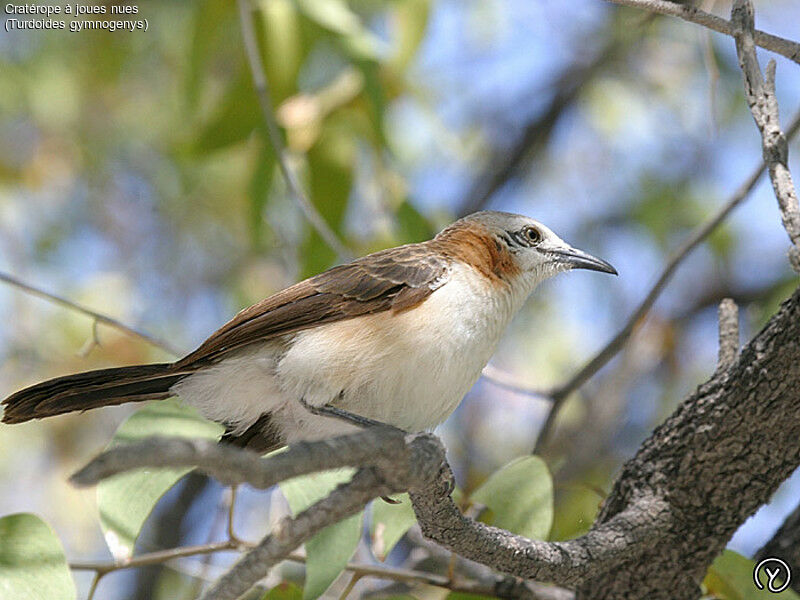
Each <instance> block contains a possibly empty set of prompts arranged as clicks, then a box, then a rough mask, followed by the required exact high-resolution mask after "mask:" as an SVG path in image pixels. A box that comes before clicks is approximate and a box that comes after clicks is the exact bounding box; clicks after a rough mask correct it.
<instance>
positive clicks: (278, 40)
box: [258, 0, 314, 106]
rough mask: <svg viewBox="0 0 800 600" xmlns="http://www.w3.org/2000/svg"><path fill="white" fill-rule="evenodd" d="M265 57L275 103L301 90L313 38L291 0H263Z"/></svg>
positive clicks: (274, 104)
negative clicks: (299, 77)
mask: <svg viewBox="0 0 800 600" xmlns="http://www.w3.org/2000/svg"><path fill="white" fill-rule="evenodd" d="M258 6H259V7H260V9H261V10H260V11H259V12H260V14H261V27H260V28H259V29H258V31H259V33H260V34H261V39H262V41H263V44H262V45H261V48H262V50H263V52H262V55H261V58H262V60H263V63H264V68H265V69H266V71H267V78H268V79H269V88H270V90H269V91H270V94H271V96H272V101H273V106H278V105H279V104H280V102H281V101H282V100H284V99H285V98H286V97H287V96H289V95H290V94H293V93H295V92H296V91H297V74H298V73H299V72H300V67H301V66H302V64H303V60H304V59H305V57H306V55H307V53H308V52H309V51H310V50H311V48H312V47H313V46H314V44H313V41H314V40H313V39H311V38H310V37H309V38H307V39H304V37H305V36H304V35H303V33H302V31H301V27H300V19H299V16H298V11H297V7H296V6H295V3H294V2H292V1H291V0H260V1H259V3H258Z"/></svg>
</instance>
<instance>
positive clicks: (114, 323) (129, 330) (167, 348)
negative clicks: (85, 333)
mask: <svg viewBox="0 0 800 600" xmlns="http://www.w3.org/2000/svg"><path fill="white" fill-rule="evenodd" d="M0 281H3V282H5V283H7V284H9V285H11V286H13V287H15V288H17V289H19V290H21V291H23V292H25V293H27V294H31V295H32V296H37V297H39V298H43V299H44V300H47V301H48V302H52V303H54V304H58V305H59V306H63V307H65V308H68V309H70V310H74V311H75V312H79V313H81V314H83V315H86V316H87V317H92V318H93V319H94V320H95V323H102V324H103V325H108V326H109V327H112V328H114V329H116V330H117V331H121V332H123V333H125V334H127V335H129V336H131V337H135V338H139V339H140V340H143V341H145V342H147V343H148V344H150V345H152V346H155V347H156V348H160V349H161V350H163V351H164V352H167V353H169V354H171V355H172V356H182V355H183V352H181V350H179V349H178V348H176V347H175V346H173V345H172V344H170V343H169V342H167V341H165V340H162V339H160V338H157V337H155V336H153V335H150V334H149V333H145V332H144V331H141V330H139V329H134V328H133V327H130V326H129V325H125V323H122V322H121V321H118V320H117V319H113V318H111V317H109V316H108V315H104V314H102V313H99V312H97V311H94V310H92V309H90V308H86V307H85V306H82V305H80V304H78V303H76V302H73V301H72V300H67V299H66V298H64V297H63V296H58V295H56V294H52V293H50V292H46V291H44V290H43V289H41V288H37V287H34V286H32V285H30V284H28V283H25V282H24V281H22V280H20V279H18V278H16V277H14V276H13V275H9V274H8V273H5V272H2V271H0ZM93 327H94V325H93Z"/></svg>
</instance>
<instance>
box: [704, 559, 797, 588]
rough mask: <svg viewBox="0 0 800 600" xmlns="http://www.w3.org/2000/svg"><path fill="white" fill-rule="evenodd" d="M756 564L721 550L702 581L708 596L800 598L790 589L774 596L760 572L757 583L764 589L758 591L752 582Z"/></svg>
mask: <svg viewBox="0 0 800 600" xmlns="http://www.w3.org/2000/svg"><path fill="white" fill-rule="evenodd" d="M755 567H756V564H755V563H754V562H753V561H752V560H750V559H749V558H746V557H744V556H742V555H741V554H739V553H737V552H733V551H732V550H725V551H724V552H723V553H722V554H720V555H719V556H718V557H717V559H716V560H715V561H714V563H713V564H712V565H711V566H710V567H709V568H708V573H706V578H705V579H704V580H703V585H704V586H705V588H706V590H707V591H708V593H710V594H713V595H714V596H715V597H717V598H722V599H723V600H766V599H767V598H776V599H778V600H798V599H800V595H798V594H797V593H795V592H794V591H792V589H791V588H787V589H786V590H784V591H782V592H780V593H778V594H774V593H772V592H770V591H769V590H768V589H767V588H766V584H767V576H766V573H764V571H763V569H762V570H761V572H760V575H761V577H760V581H761V583H762V585H764V589H762V590H759V589H758V588H757V587H756V585H755V581H754V579H753V571H754V570H755ZM776 584H777V582H776Z"/></svg>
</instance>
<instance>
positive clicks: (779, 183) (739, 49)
mask: <svg viewBox="0 0 800 600" xmlns="http://www.w3.org/2000/svg"><path fill="white" fill-rule="evenodd" d="M731 23H732V25H733V35H734V39H735V40H736V54H737V56H738V57H739V66H740V67H741V68H742V74H743V75H744V89H745V95H746V97H747V104H748V106H749V107H750V112H751V113H752V115H753V120H754V121H755V122H756V126H757V127H758V130H759V131H760V132H761V145H762V149H763V155H764V162H766V163H767V165H768V166H769V177H770V180H771V181H772V189H773V190H774V191H775V198H777V200H778V207H779V208H780V211H781V220H782V221H783V226H784V228H785V229H786V233H788V234H789V239H790V240H791V241H792V244H794V246H795V250H794V252H795V254H794V257H793V259H792V266H793V267H795V268H796V262H797V261H796V260H795V258H796V257H797V256H798V252H800V205H798V201H797V193H796V191H795V188H794V182H793V181H792V174H791V173H790V171H789V166H788V164H789V163H788V161H789V144H788V143H787V140H786V136H785V135H784V134H783V131H781V123H780V117H779V110H778V100H777V98H776V97H775V68H776V66H775V61H774V60H770V61H769V64H768V65H767V77H766V79H764V78H763V77H762V75H761V67H760V66H759V64H758V58H757V56H756V46H755V40H754V38H755V33H754V28H755V16H754V13H753V3H752V2H750V1H745V0H735V1H734V3H733V7H732V8H731ZM796 270H797V272H798V273H800V269H797V268H796Z"/></svg>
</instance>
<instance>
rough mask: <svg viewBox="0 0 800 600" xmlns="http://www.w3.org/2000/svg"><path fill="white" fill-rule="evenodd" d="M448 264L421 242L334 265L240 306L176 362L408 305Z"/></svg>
mask: <svg viewBox="0 0 800 600" xmlns="http://www.w3.org/2000/svg"><path fill="white" fill-rule="evenodd" d="M450 264H451V263H450V259H449V258H448V257H446V256H444V255H442V254H439V253H436V252H432V249H431V248H430V247H429V246H428V244H427V243H426V242H423V243H421V244H409V245H407V246H400V247H398V248H390V249H389V250H383V251H381V252H376V253H375V254H370V255H369V256H365V257H363V258H359V259H357V260H355V261H353V262H351V263H348V264H345V265H340V266H337V267H333V268H332V269H329V270H328V271H325V272H324V273H320V274H319V275H316V276H314V277H311V278H310V279H306V280H305V281H301V282H300V283H297V284H295V285H293V286H291V287H288V288H286V289H285V290H283V291H280V292H278V293H277V294H274V295H272V296H270V297H269V298H266V299H264V300H262V301H261V302H259V303H257V304H254V305H253V306H251V307H249V308H246V309H244V310H243V311H241V312H240V313H239V314H237V315H236V316H235V317H234V318H233V319H231V320H230V321H229V322H228V323H226V324H225V325H223V326H222V327H221V328H220V329H218V330H217V331H216V332H215V333H214V334H212V335H211V337H209V338H208V339H207V340H206V341H205V342H203V344H202V345H201V346H200V347H199V348H198V349H197V350H195V351H194V352H192V353H191V354H189V355H187V356H186V357H184V358H183V359H181V360H180V361H178V362H177V363H176V364H175V367H176V368H178V369H193V368H197V367H201V366H204V365H206V364H208V363H209V362H212V361H216V360H217V359H219V358H221V357H222V356H223V355H225V354H227V353H228V352H230V351H232V350H236V349H238V348H241V347H242V346H246V345H248V344H252V343H254V342H260V341H266V340H270V339H274V338H276V337H279V336H282V335H287V334H291V333H294V332H297V331H301V330H303V329H308V328H311V327H316V326H318V325H323V324H325V323H333V322H335V321H342V320H345V319H351V318H354V317H358V316H361V315H366V314H372V313H376V312H382V311H386V310H391V311H392V312H393V313H396V312H400V311H403V310H407V309H409V308H412V307H413V306H416V305H417V304H419V303H421V302H424V301H425V299H426V298H427V297H428V296H430V294H431V293H433V292H434V291H435V290H436V289H438V288H439V287H441V286H442V285H444V284H445V283H446V282H447V276H448V273H449V271H450Z"/></svg>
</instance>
